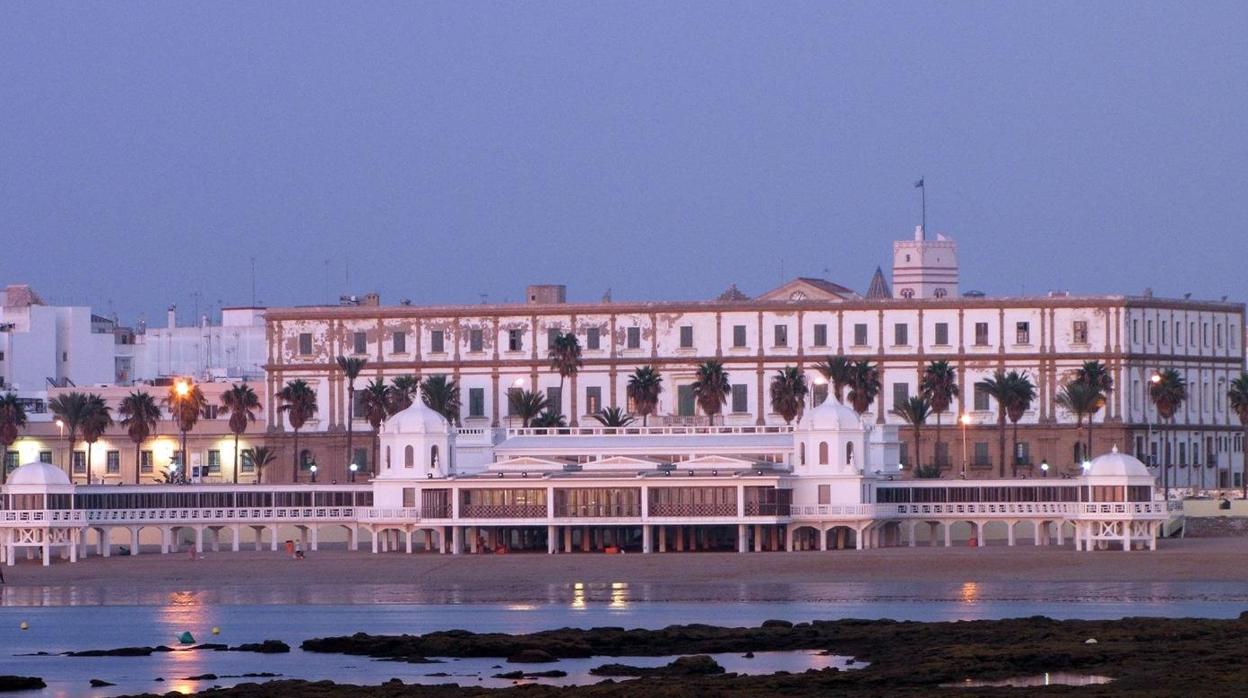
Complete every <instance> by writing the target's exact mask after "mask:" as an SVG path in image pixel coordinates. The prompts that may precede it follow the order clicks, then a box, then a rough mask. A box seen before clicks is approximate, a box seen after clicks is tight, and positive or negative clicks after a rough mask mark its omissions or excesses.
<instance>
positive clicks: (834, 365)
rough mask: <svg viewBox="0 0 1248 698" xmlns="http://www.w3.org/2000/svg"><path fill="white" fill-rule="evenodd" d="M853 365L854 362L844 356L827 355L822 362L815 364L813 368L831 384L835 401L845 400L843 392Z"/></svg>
mask: <svg viewBox="0 0 1248 698" xmlns="http://www.w3.org/2000/svg"><path fill="white" fill-rule="evenodd" d="M853 365H854V363H853V362H852V361H850V360H849V359H847V358H845V357H844V356H829V357H828V358H827V359H824V360H823V362H821V363H818V364H815V370H816V371H818V372H819V373H822V374H823V377H824V378H827V379H828V382H829V383H831V384H832V394H834V395H836V401H837V402H842V403H843V402H845V400H844V399H843V397H844V395H843V393H844V391H845V387H846V386H848V385H849V382H850V377H851V376H852V372H853Z"/></svg>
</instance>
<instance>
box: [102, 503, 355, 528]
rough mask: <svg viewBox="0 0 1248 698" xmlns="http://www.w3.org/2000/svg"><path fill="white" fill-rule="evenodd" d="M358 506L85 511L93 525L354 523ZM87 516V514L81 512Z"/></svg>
mask: <svg viewBox="0 0 1248 698" xmlns="http://www.w3.org/2000/svg"><path fill="white" fill-rule="evenodd" d="M358 511H359V510H358V509H357V508H356V507H346V506H336V507H335V506H322V507H239V508H203V509H91V510H87V511H86V512H85V514H86V519H85V521H86V523H87V524H88V525H91V524H144V523H151V524H160V523H286V522H302V521H307V522H320V521H325V522H335V521H341V522H352V521H355V520H356V518H357V517H356V514H357V512H358ZM78 513H80V514H81V513H84V512H78Z"/></svg>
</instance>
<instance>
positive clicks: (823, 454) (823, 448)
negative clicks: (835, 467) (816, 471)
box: [819, 441, 828, 465]
mask: <svg viewBox="0 0 1248 698" xmlns="http://www.w3.org/2000/svg"><path fill="white" fill-rule="evenodd" d="M827 464H828V442H827V441H820V442H819V465H827Z"/></svg>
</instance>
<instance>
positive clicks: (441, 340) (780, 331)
mask: <svg viewBox="0 0 1248 698" xmlns="http://www.w3.org/2000/svg"><path fill="white" fill-rule="evenodd" d="M1138 322H1139V321H1138V320H1136V321H1135V323H1136V324H1138ZM1205 325H1206V328H1207V327H1208V323H1205ZM1194 326H1195V323H1193V327H1194ZM1148 327H1149V328H1150V329H1149V333H1150V334H1149V337H1150V339H1149V341H1150V342H1151V341H1152V340H1151V336H1152V335H1151V332H1152V330H1151V327H1152V321H1151V320H1149V321H1148ZM1216 327H1217V338H1218V340H1217V345H1218V347H1221V346H1222V325H1217V326H1216ZM870 328H871V325H870V324H869V323H865V322H860V323H855V324H854V325H853V327H852V332H853V336H852V343H851V346H854V347H866V346H869V345H870V344H871V338H870V337H871V333H870ZM990 328H991V323H988V322H976V323H974V324H973V325H972V344H973V345H974V346H989V345H990V342H991V330H990ZM641 329H642V328H641V327H639V326H631V327H626V328H624V349H626V350H627V349H641ZM789 330H790V326H789V325H788V324H776V325H773V326H772V337H771V346H772V347H773V348H786V347H788V346H789V341H790V337H789ZM506 332H507V343H506V351H509V352H521V351H524V350H525V335H526V334H527V333H528V331H527V330H524V329H510V330H507V331H506ZM1233 332H1234V326H1231V332H1230V334H1231V335H1232V336H1233ZM559 333H560V330H559V329H557V328H550V329H548V330H547V334H548V336H547V346H553V345H554V343H555V337H556V336H557V335H558V334H559ZM407 334H408V333H407V332H404V331H396V332H391V333H390V334H389V339H390V350H391V353H394V354H406V353H407V341H408V338H407ZM447 334H448V333H447V331H446V330H431V331H430V332H429V353H431V354H445V353H447V341H448V337H447ZM933 334H934V337H933V342H932V344H933V346H938V347H939V346H951V345H950V339H949V323H947V322H937V323H934V325H933ZM602 335H603V332H602V330H601V329H600V328H597V327H590V328H587V329H586V330H585V337H584V342H585V344H584V348H585V349H587V350H589V351H598V350H600V349H602ZM678 336H679V347H680V348H681V349H694V348H696V346H697V345H696V344H695V343H694V327H693V325H681V326H680V327H679V328H678ZM1070 337H1071V343H1073V344H1077V345H1078V344H1088V342H1089V340H1088V322H1087V321H1086V320H1073V321H1072V322H1071V329H1070ZM1163 341H1164V340H1163ZM1233 341H1234V340H1232V342H1233ZM467 343H468V351H469V353H482V352H484V351H485V330H482V329H479V328H472V329H469V330H468V332H467ZM811 343H812V346H815V347H827V346H829V344H828V325H827V324H825V323H818V324H815V325H814V326H813V336H812V342H811ZM910 343H911V342H910V323H905V322H898V323H894V324H893V346H899V347H905V346H910ZM1014 343H1015V344H1016V345H1024V346H1025V345H1030V344H1031V343H1032V336H1031V322H1029V321H1020V322H1015V323H1014ZM747 346H748V326H747V325H733V326H732V344H731V348H733V349H744V348H746V347H747ZM1206 346H1207V345H1206ZM1232 348H1234V345H1233V344H1232ZM351 351H352V353H354V354H359V355H365V354H367V353H368V333H366V332H354V333H352V336H351ZM299 353H300V354H302V355H305V356H307V355H311V354H312V353H313V337H312V333H311V332H304V333H301V334H300V335H299Z"/></svg>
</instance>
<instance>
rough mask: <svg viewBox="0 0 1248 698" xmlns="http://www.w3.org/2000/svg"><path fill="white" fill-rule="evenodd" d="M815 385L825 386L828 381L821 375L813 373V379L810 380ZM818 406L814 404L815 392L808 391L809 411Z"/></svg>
mask: <svg viewBox="0 0 1248 698" xmlns="http://www.w3.org/2000/svg"><path fill="white" fill-rule="evenodd" d="M811 382H812V383H814V384H815V385H827V384H828V379H827V378H824V377H823V374H822V373H815V377H814V378H812V379H811ZM818 406H819V405H817V404H815V391H813V390H812V391H810V409H812V410H813V409H815V408H816V407H818Z"/></svg>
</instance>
